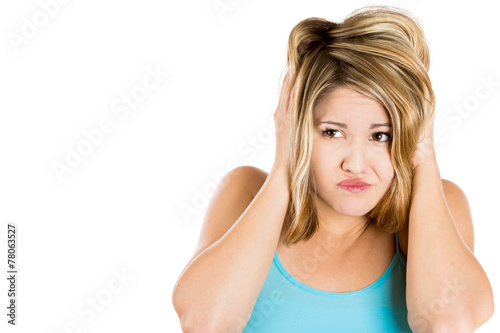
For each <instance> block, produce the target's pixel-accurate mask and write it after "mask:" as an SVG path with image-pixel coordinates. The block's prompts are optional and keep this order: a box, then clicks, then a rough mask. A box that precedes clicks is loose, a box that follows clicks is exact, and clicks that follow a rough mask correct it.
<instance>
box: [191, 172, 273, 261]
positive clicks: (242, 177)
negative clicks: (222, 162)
mask: <svg viewBox="0 0 500 333" xmlns="http://www.w3.org/2000/svg"><path fill="white" fill-rule="evenodd" d="M266 178H267V172H265V171H263V170H261V169H259V168H256V167H253V166H239V167H236V168H234V169H232V170H231V171H229V172H228V173H226V175H225V176H224V177H223V178H222V179H221V181H220V182H219V184H218V186H217V188H216V190H215V191H214V193H213V195H212V198H211V199H210V202H209V204H208V207H207V210H206V213H205V216H204V219H203V222H202V226H201V230H200V234H199V237H198V244H197V246H196V249H195V252H194V255H193V257H192V258H191V259H190V262H191V261H192V260H193V259H194V258H196V257H197V256H198V255H199V254H200V253H201V252H203V251H204V250H205V249H207V248H208V247H209V246H211V245H212V244H214V243H215V242H217V241H218V240H219V239H220V238H221V237H222V236H224V235H225V233H226V232H227V231H228V230H229V229H230V228H231V227H232V226H233V224H234V223H235V222H236V221H237V220H238V219H239V217H240V216H241V215H242V214H243V212H244V211H245V210H246V208H247V207H248V206H249V205H250V203H251V202H252V200H253V199H254V197H255V195H256V194H257V193H258V192H259V189H260V187H262V184H263V183H264V182H265V180H266ZM188 265H189V264H188Z"/></svg>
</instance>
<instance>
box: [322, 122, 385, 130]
mask: <svg viewBox="0 0 500 333" xmlns="http://www.w3.org/2000/svg"><path fill="white" fill-rule="evenodd" d="M318 124H332V125H336V126H338V127H342V128H348V127H347V124H344V123H337V122H334V121H321V122H319V123H318ZM377 127H391V128H392V126H391V124H390V123H378V124H371V126H370V129H374V128H377Z"/></svg>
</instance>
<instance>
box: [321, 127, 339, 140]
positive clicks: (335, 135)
mask: <svg viewBox="0 0 500 333" xmlns="http://www.w3.org/2000/svg"><path fill="white" fill-rule="evenodd" d="M338 134H341V133H340V131H337V130H334V129H330V128H327V129H326V130H324V131H323V135H325V136H328V137H330V138H338V137H339V136H338Z"/></svg>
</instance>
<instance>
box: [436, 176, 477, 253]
mask: <svg viewBox="0 0 500 333" xmlns="http://www.w3.org/2000/svg"><path fill="white" fill-rule="evenodd" d="M442 184H443V192H444V195H445V198H446V203H447V205H448V208H449V209H450V213H451V216H452V217H453V221H454V222H455V226H456V227H457V230H458V232H459V233H460V236H461V237H462V240H463V241H464V243H465V245H467V247H468V248H469V250H471V252H472V253H474V225H473V223H472V213H471V210H470V206H469V200H468V199H467V196H466V195H465V192H464V191H463V190H462V189H461V188H460V187H459V186H458V185H457V184H455V183H454V182H452V181H450V180H447V179H442Z"/></svg>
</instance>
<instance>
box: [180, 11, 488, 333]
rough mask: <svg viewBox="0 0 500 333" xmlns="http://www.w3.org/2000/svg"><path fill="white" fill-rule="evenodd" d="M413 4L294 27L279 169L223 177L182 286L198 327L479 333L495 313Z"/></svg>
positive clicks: (278, 120)
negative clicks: (448, 168) (444, 162)
mask: <svg viewBox="0 0 500 333" xmlns="http://www.w3.org/2000/svg"><path fill="white" fill-rule="evenodd" d="M428 70H429V49H428V46H427V42H426V39H425V36H424V34H423V31H422V28H421V26H420V25H419V23H418V20H416V19H415V18H414V17H413V16H412V15H411V14H410V13H408V12H405V11H402V10H396V9H394V8H389V7H367V8H362V9H361V10H358V11H355V12H354V13H352V14H351V15H350V16H349V17H347V19H346V20H344V21H343V22H342V23H334V22H330V21H327V20H325V19H321V18H309V19H305V20H303V21H302V22H300V23H298V24H297V25H296V26H295V27H294V28H293V30H292V32H291V34H290V38H289V45H288V63H287V73H286V75H285V77H284V80H283V86H282V91H281V96H280V101H279V105H278V107H277V109H276V112H275V125H276V136H277V146H276V156H275V162H274V164H273V167H272V169H271V171H270V173H269V174H268V173H266V172H264V171H262V170H260V169H257V168H255V167H250V166H246V167H238V168H236V169H234V170H232V171H231V172H229V173H228V174H227V175H226V176H225V178H224V179H223V180H222V181H221V184H219V187H218V189H217V191H216V193H215V194H214V196H213V198H212V201H211V203H210V205H209V207H208V210H207V213H206V216H205V220H204V223H203V226H202V230H201V233H200V238H199V243H198V248H197V249H196V251H195V255H194V256H193V258H192V259H191V261H190V262H189V263H188V265H187V266H186V268H185V269H184V271H183V272H182V274H181V276H180V277H179V280H178V281H177V284H176V287H175V289H174V292H173V298H172V301H173V304H174V307H175V309H176V311H177V313H178V315H179V318H180V321H181V326H182V328H183V330H184V332H246V333H248V332H287V333H288V332H384V333H387V332H411V331H414V332H445V331H446V332H473V331H474V330H475V329H476V328H477V327H479V326H480V325H482V324H483V323H484V322H486V321H487V320H488V319H489V318H490V317H491V316H492V313H493V308H494V305H493V296H492V290H491V286H490V283H489V280H488V278H487V276H486V274H485V272H484V271H483V269H482V267H481V265H480V264H479V262H478V261H477V260H476V258H475V257H474V254H473V251H474V235H473V225H472V219H471V213H470V210H469V206H468V202H467V198H466V196H465V194H464V193H463V192H462V190H461V189H460V188H459V187H458V186H457V185H455V184H454V183H452V182H450V181H447V180H442V179H441V178H440V174H439V169H438V166H437V162H436V156H435V150H434V145H433V123H434V108H435V98H434V93H433V90H432V86H431V82H430V79H429V76H428Z"/></svg>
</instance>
